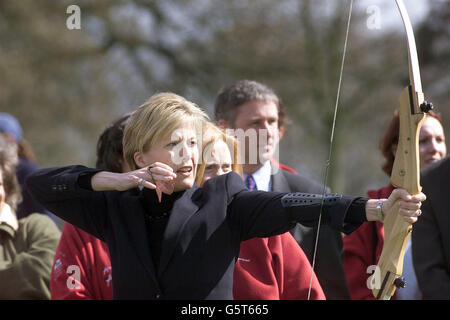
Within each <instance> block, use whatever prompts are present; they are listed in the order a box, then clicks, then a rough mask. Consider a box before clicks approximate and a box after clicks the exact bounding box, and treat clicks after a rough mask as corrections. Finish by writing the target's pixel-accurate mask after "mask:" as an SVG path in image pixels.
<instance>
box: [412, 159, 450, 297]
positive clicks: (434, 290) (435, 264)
mask: <svg viewBox="0 0 450 320" xmlns="http://www.w3.org/2000/svg"><path fill="white" fill-rule="evenodd" d="M449 179H450V156H447V157H446V158H445V159H443V160H441V161H438V162H435V163H432V164H431V165H429V166H427V167H426V168H425V169H424V170H423V172H422V179H421V183H422V186H423V190H422V192H423V193H425V195H426V196H427V199H426V200H425V201H424V202H423V205H422V211H423V214H422V216H421V217H420V218H419V219H418V220H417V222H416V223H415V224H414V225H413V231H412V256H413V264H414V270H415V273H416V277H417V282H418V283H419V287H420V290H421V291H422V294H423V296H424V298H425V299H439V300H441V299H445V300H448V299H450V213H449V208H450V183H449Z"/></svg>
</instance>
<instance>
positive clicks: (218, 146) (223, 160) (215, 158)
mask: <svg viewBox="0 0 450 320" xmlns="http://www.w3.org/2000/svg"><path fill="white" fill-rule="evenodd" d="M231 164H232V160H231V153H230V150H229V149H228V146H227V144H226V143H225V142H224V141H222V140H218V141H216V142H215V143H214V145H213V147H212V150H211V155H210V156H209V157H208V158H207V159H205V173H204V174H203V180H202V185H203V183H205V182H206V181H207V180H209V179H211V178H213V177H217V176H220V175H222V174H225V173H228V172H230V171H231Z"/></svg>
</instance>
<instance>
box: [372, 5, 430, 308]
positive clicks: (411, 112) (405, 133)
mask: <svg viewBox="0 0 450 320" xmlns="http://www.w3.org/2000/svg"><path fill="white" fill-rule="evenodd" d="M396 2H397V6H398V9H399V11H400V15H401V17H402V20H403V24H404V26H405V29H406V36H407V40H408V59H409V78H410V84H409V85H408V86H407V87H406V88H405V89H404V90H403V92H402V94H401V95H400V98H399V107H398V111H399V115H400V131H399V141H398V146H397V152H396V155H395V160H394V166H393V169H392V174H391V183H392V185H393V186H395V187H397V188H402V189H406V190H407V191H408V192H409V193H410V194H418V193H419V192H421V190H422V187H421V186H420V160H419V134H420V128H421V126H422V123H423V121H424V120H425V116H426V114H425V113H426V112H428V111H429V110H431V109H432V105H431V103H428V102H425V101H424V95H423V93H422V84H421V80H420V70H419V61H418V59H417V50H416V42H415V39H414V33H413V29H412V26H411V22H410V20H409V16H408V13H407V11H406V8H405V5H404V4H403V0H396ZM411 231H412V225H411V224H409V223H407V222H405V221H404V220H403V218H402V217H401V216H400V215H398V214H393V215H389V216H388V217H387V218H386V220H385V221H384V233H385V240H384V246H383V250H382V252H381V257H380V260H379V262H378V268H379V269H378V268H377V270H379V275H380V280H381V286H380V288H378V289H372V293H373V295H374V296H375V297H376V298H377V299H379V300H380V299H382V300H389V299H390V298H391V297H392V296H393V295H394V293H395V290H396V289H397V288H399V287H404V286H405V281H404V280H403V278H401V275H402V271H403V258H404V255H405V248H406V244H407V243H408V240H409V238H410V236H411Z"/></svg>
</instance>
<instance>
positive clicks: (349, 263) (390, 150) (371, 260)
mask: <svg viewBox="0 0 450 320" xmlns="http://www.w3.org/2000/svg"><path fill="white" fill-rule="evenodd" d="M441 121H442V120H441V116H440V115H439V114H438V113H436V112H433V111H430V112H429V113H428V114H427V117H426V119H425V121H424V122H423V124H422V128H421V130H420V136H419V143H420V144H419V156H420V168H421V169H423V168H425V167H427V166H428V165H429V164H431V163H432V162H435V161H437V160H440V159H442V158H443V157H445V155H446V153H447V147H446V144H445V135H444V129H443V127H442V123H441ZM399 128H400V119H399V115H398V112H395V114H394V117H393V118H392V120H391V122H390V124H389V126H388V128H387V129H386V131H385V133H384V135H383V138H382V139H381V141H380V150H381V153H382V154H383V156H384V158H385V163H384V164H383V165H382V169H383V171H384V172H385V173H386V174H387V175H388V176H391V172H392V167H393V164H394V159H395V153H396V151H397V144H398V137H399ZM392 190H394V186H393V185H392V184H391V183H389V184H388V185H387V186H385V187H383V188H381V189H378V190H369V191H368V192H367V194H368V196H369V197H370V198H372V199H374V198H386V197H388V196H389V195H390V194H391V192H392ZM413 234H414V232H413ZM383 244H384V226H383V224H382V223H379V222H373V223H365V224H363V225H362V226H361V227H360V228H359V229H358V230H356V231H355V232H353V233H352V234H350V235H347V236H345V237H344V267H345V271H346V275H347V280H348V284H349V288H350V294H351V297H352V299H354V300H366V299H375V298H374V296H373V294H372V290H371V289H369V288H368V286H367V279H368V277H369V276H370V274H368V273H367V270H368V269H367V268H368V267H369V266H371V265H376V264H377V263H378V260H379V258H380V256H381V251H382V249H383ZM403 276H404V277H405V279H406V282H407V287H406V288H403V289H401V290H397V291H396V293H395V295H394V298H396V299H420V298H421V293H420V291H419V289H418V287H417V280H416V277H415V274H414V270H413V267H412V258H411V240H410V241H409V242H408V245H407V250H406V253H405V266H404V272H403Z"/></svg>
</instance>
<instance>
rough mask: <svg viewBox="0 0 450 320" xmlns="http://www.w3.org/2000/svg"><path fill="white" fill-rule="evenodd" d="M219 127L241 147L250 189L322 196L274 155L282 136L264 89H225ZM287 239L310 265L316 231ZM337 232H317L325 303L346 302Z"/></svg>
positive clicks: (275, 100) (273, 99) (277, 112)
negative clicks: (333, 301)
mask: <svg viewBox="0 0 450 320" xmlns="http://www.w3.org/2000/svg"><path fill="white" fill-rule="evenodd" d="M215 118H216V120H217V124H218V125H219V126H220V127H222V128H226V129H231V130H232V131H230V133H234V134H235V135H236V137H237V138H238V140H240V141H241V146H242V150H241V154H242V161H243V171H244V178H245V181H246V184H247V187H248V188H249V189H251V190H252V189H257V190H262V191H278V192H307V193H316V194H321V193H322V192H323V186H321V185H320V184H319V183H317V182H315V181H312V180H310V179H307V178H306V177H302V176H300V175H297V174H295V171H294V170H292V169H290V168H289V167H286V166H284V165H282V164H280V163H278V162H277V161H276V160H275V159H274V158H276V155H275V152H277V150H278V149H277V147H278V143H279V140H280V138H281V137H282V135H283V134H284V131H285V121H286V113H285V111H284V109H283V105H282V102H281V99H280V98H279V97H278V96H277V95H276V94H275V92H274V91H273V90H272V89H270V88H268V87H267V86H265V85H264V84H261V83H258V82H255V81H249V80H240V81H237V82H235V83H233V84H231V85H229V86H227V87H225V88H223V89H222V90H221V91H220V92H219V94H218V96H217V98H216V102H215ZM291 234H292V235H293V236H294V238H295V239H296V240H297V242H298V243H299V244H300V246H301V247H302V249H303V251H304V252H305V254H306V255H307V257H308V259H309V261H310V262H311V263H313V256H314V247H315V239H316V234H317V228H316V227H306V226H302V225H300V224H297V225H296V227H295V228H294V229H292V230H291ZM341 253H342V238H341V235H340V233H339V232H337V231H335V230H332V229H331V228H329V227H328V226H323V225H322V226H321V228H320V233H319V241H318V248H317V255H316V259H315V267H314V271H315V272H316V275H317V277H318V279H319V282H320V284H321V286H322V288H323V290H324V292H325V295H326V297H327V299H349V291H348V287H347V282H346V278H345V273H344V269H343V266H342V260H341Z"/></svg>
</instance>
